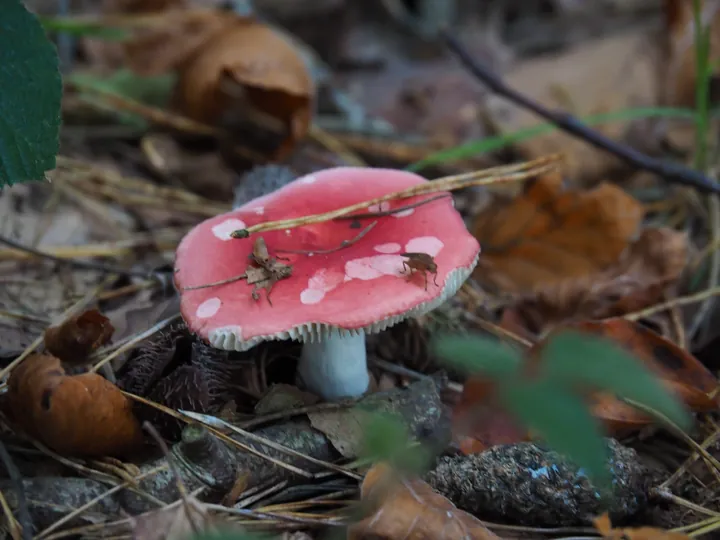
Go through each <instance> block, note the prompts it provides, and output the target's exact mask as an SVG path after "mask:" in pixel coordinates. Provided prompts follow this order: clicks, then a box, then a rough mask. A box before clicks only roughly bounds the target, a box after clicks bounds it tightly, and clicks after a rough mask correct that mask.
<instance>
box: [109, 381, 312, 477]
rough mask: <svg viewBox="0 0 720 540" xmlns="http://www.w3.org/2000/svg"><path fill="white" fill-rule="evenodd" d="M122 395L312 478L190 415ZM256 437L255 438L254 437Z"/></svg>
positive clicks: (304, 472)
mask: <svg viewBox="0 0 720 540" xmlns="http://www.w3.org/2000/svg"><path fill="white" fill-rule="evenodd" d="M122 393H123V395H125V396H126V397H128V398H130V399H132V400H134V401H137V402H139V403H142V404H143V405H147V406H148V407H152V408H153V409H157V410H158V411H161V412H164V413H165V414H167V415H170V416H172V417H173V418H176V419H178V420H182V421H183V422H185V423H188V424H193V423H196V424H199V425H201V426H203V427H204V428H205V429H207V430H208V431H209V432H210V433H212V434H213V435H215V436H216V437H217V438H218V439H220V440H221V441H223V442H225V443H227V444H229V445H231V446H235V447H237V448H240V449H241V450H244V451H245V452H248V453H250V454H253V455H255V456H257V457H259V458H262V459H264V460H267V461H269V462H270V463H272V464H273V465H277V466H278V467H281V468H283V469H285V470H288V471H290V472H291V473H293V474H297V475H299V476H303V477H305V478H313V475H312V473H309V472H307V471H305V470H303V469H301V468H299V467H295V466H294V465H291V464H289V463H285V462H284V461H281V460H279V459H276V458H274V457H272V456H270V455H267V454H263V453H262V452H261V451H260V450H256V449H255V448H253V447H252V446H250V445H248V444H245V443H243V442H242V441H238V440H237V439H233V438H232V437H229V436H228V435H226V434H225V433H223V432H222V431H220V430H218V429H216V428H215V427H213V426H211V425H210V424H208V423H206V422H201V421H199V420H196V419H194V418H192V416H190V415H188V414H181V413H179V412H177V411H175V410H173V409H171V408H169V407H165V405H160V404H159V403H155V402H154V401H151V400H149V399H146V398H144V397H140V396H136V395H135V394H131V393H129V392H125V391H122ZM256 437H257V436H256ZM257 438H259V439H261V442H262V444H267V443H268V442H270V441H268V440H267V439H265V438H263V437H257ZM268 446H270V445H268ZM282 448H283V449H284V450H285V451H286V453H291V452H292V451H291V450H290V449H287V448H285V447H282ZM297 454H299V455H300V456H302V457H307V456H304V455H303V454H300V453H299V452H297Z"/></svg>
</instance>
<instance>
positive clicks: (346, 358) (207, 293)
mask: <svg viewBox="0 0 720 540" xmlns="http://www.w3.org/2000/svg"><path fill="white" fill-rule="evenodd" d="M424 182H427V180H425V179H424V178H422V177H421V176H418V175H415V174H412V173H408V172H403V171H396V170H390V169H379V168H357V167H338V168H332V169H327V170H324V171H321V172H318V173H314V174H310V175H307V176H304V177H301V178H298V179H297V180H295V181H293V182H290V183H289V184H287V185H285V186H284V187H282V188H280V189H278V190H277V191H275V192H273V193H270V194H268V195H264V196H262V197H259V198H257V199H254V200H252V201H250V202H248V203H247V204H245V205H243V206H241V207H239V208H237V209H235V210H233V211H231V212H228V213H225V214H222V215H219V216H215V217H213V218H210V219H208V220H206V221H204V222H202V223H200V224H199V225H197V226H196V227H195V228H194V229H192V230H191V231H190V232H189V233H188V234H187V235H186V236H185V237H184V238H183V240H182V242H181V243H180V245H179V246H178V248H177V254H176V262H175V284H176V287H177V288H178V290H179V291H180V295H181V312H182V316H183V318H184V319H185V321H186V323H187V325H188V328H189V329H190V330H191V331H193V332H195V333H196V334H198V335H199V336H200V337H201V338H202V339H204V340H206V341H207V342H209V343H210V344H211V345H212V346H214V347H216V348H219V349H224V350H235V351H244V350H247V349H249V348H251V347H253V346H255V345H257V344H258V343H260V342H263V341H267V340H283V339H295V340H300V341H302V342H303V351H302V354H301V358H300V362H299V365H298V375H299V377H300V379H301V380H302V382H303V383H304V385H305V387H306V388H307V389H308V390H310V391H312V392H314V393H316V394H317V395H319V396H321V397H323V398H324V399H325V400H335V399H341V398H345V397H357V396H360V395H362V394H363V393H365V392H366V391H367V389H368V386H369V376H368V371H367V358H366V350H365V334H367V333H374V332H380V331H382V330H384V329H386V328H388V327H390V326H392V325H394V324H397V323H399V322H401V321H402V320H404V319H406V318H408V317H412V316H417V315H421V314H424V313H426V312H428V311H431V310H432V309H434V308H435V307H437V306H439V305H440V304H442V303H443V302H444V301H445V300H446V299H448V298H449V297H451V296H453V295H454V294H455V293H456V292H457V290H458V289H459V288H460V286H461V285H462V283H463V282H464V281H465V279H467V277H468V276H469V275H470V273H471V272H472V270H473V269H474V267H475V265H476V264H477V260H478V255H479V253H480V246H479V244H478V242H477V240H476V239H475V238H474V237H473V236H472V235H471V234H470V233H469V232H468V230H467V228H466V227H465V224H464V223H463V220H462V218H461V216H460V214H459V213H458V212H457V211H456V210H455V208H454V205H453V201H452V197H451V196H450V195H449V194H448V196H447V197H442V198H439V199H436V200H433V201H432V202H428V203H426V204H422V205H419V206H416V207H414V208H407V209H404V210H401V211H399V212H397V213H392V214H389V215H387V214H385V215H380V216H377V217H375V216H371V217H366V216H361V217H360V218H358V219H342V220H333V221H327V222H324V223H317V224H312V225H306V226H301V227H297V228H293V229H284V230H274V231H266V232H263V233H259V234H255V235H251V236H250V237H249V238H243V239H239V238H232V237H231V233H232V232H233V231H235V230H237V229H243V228H246V227H249V226H251V225H255V224H257V223H262V222H268V221H275V220H279V219H289V218H294V217H301V216H305V215H310V214H319V213H323V212H327V211H330V210H335V209H338V208H342V207H345V206H349V205H351V204H357V203H358V202H362V201H364V200H370V199H373V198H377V197H380V196H382V195H386V194H388V193H391V192H394V191H398V190H401V189H405V188H409V187H411V186H414V185H416V184H420V183H424ZM427 198H428V196H427V195H422V196H416V197H412V198H408V199H403V200H399V201H390V202H384V203H382V204H380V205H372V206H371V207H369V208H368V209H367V211H368V213H370V212H383V211H387V210H392V209H397V208H400V207H406V206H409V205H412V204H413V203H416V202H419V201H422V200H423V199H427ZM258 237H261V238H262V239H263V240H264V242H265V245H266V246H267V248H268V252H269V255H270V256H271V257H282V259H279V262H280V263H282V264H286V265H289V266H291V268H292V273H291V275H290V276H288V277H285V278H284V279H280V280H278V281H276V282H275V283H273V284H272V287H271V288H270V290H269V291H268V290H267V289H266V290H258V284H256V285H251V284H248V283H247V280H234V281H231V282H229V283H225V284H222V285H214V286H209V287H202V288H194V287H198V286H203V285H208V284H211V283H214V282H218V281H223V280H228V279H230V278H233V277H234V276H239V275H241V274H243V272H244V271H245V269H246V268H247V267H248V262H249V256H250V255H251V254H252V253H253V248H254V245H255V242H256V241H257V238H258ZM413 254H415V255H413ZM417 254H420V255H419V256H418V255H417ZM423 254H424V255H423ZM428 256H429V257H428ZM414 257H419V259H420V260H424V261H425V262H428V261H431V262H433V263H434V265H435V266H436V267H435V268H432V269H431V270H432V271H433V272H432V274H430V276H429V278H428V275H427V274H425V270H424V268H423V265H422V264H420V265H414V264H413V262H412V261H413V258H414ZM435 272H436V273H435ZM421 274H425V275H421ZM259 285H263V284H262V283H261V284H259ZM188 289H189V290H188ZM253 292H255V293H256V294H255V295H253ZM267 292H269V295H267V296H268V297H267V298H266V294H265V293H267ZM257 293H259V294H257Z"/></svg>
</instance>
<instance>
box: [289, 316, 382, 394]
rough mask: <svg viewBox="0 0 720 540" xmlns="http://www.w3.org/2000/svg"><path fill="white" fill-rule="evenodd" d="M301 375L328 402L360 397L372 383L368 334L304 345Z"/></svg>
mask: <svg viewBox="0 0 720 540" xmlns="http://www.w3.org/2000/svg"><path fill="white" fill-rule="evenodd" d="M298 375H299V376H300V378H301V379H302V382H303V383H305V387H306V388H307V389H308V390H309V391H311V392H312V393H314V394H316V395H318V396H321V397H322V398H323V399H324V400H326V401H332V400H338V399H342V398H348V397H359V396H361V395H363V394H364V393H365V391H366V390H367V389H368V386H369V385H370V377H369V376H368V371H367V354H366V351H365V335H364V334H360V335H352V336H350V335H346V336H340V335H339V334H338V332H337V331H336V330H333V332H332V333H331V334H330V336H329V337H326V338H323V339H322V340H320V341H315V342H313V343H310V342H306V343H304V344H303V350H302V355H301V356H300V363H299V365H298Z"/></svg>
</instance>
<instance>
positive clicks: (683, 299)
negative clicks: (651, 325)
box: [622, 286, 720, 321]
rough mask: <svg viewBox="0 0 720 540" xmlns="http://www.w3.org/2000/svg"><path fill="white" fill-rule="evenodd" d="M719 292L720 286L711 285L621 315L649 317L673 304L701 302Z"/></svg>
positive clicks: (634, 319)
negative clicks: (692, 292)
mask: <svg viewBox="0 0 720 540" xmlns="http://www.w3.org/2000/svg"><path fill="white" fill-rule="evenodd" d="M719 294H720V286H717V287H712V288H711V289H706V290H704V291H700V292H698V293H695V294H690V295H688V296H680V297H679V298H673V299H672V300H668V301H667V302H661V303H660V304H655V305H654V306H650V307H649V308H645V309H642V310H640V311H634V312H632V313H627V314H625V315H623V316H622V318H623V319H627V320H629V321H637V320H638V319H643V318H645V317H649V316H650V315H655V313H658V312H660V311H664V310H666V309H669V308H672V307H675V306H685V305H687V304H694V303H695V302H701V301H703V300H705V299H706V298H710V297H711V296H717V295H719Z"/></svg>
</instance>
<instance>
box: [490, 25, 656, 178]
mask: <svg viewBox="0 0 720 540" xmlns="http://www.w3.org/2000/svg"><path fill="white" fill-rule="evenodd" d="M651 43H652V42H651V37H650V34H649V33H646V32H644V31H642V30H640V31H638V30H636V29H633V30H632V31H629V32H625V33H619V34H612V35H611V36H609V37H605V38H601V39H595V40H590V41H586V42H584V43H582V44H580V45H578V46H576V47H572V48H570V49H569V50H567V51H564V52H562V53H559V54H557V55H554V56H553V55H551V56H547V57H545V58H540V59H538V58H532V59H531V60H527V61H525V62H521V63H520V64H518V65H517V66H516V67H515V68H514V69H511V70H510V71H509V72H508V73H507V74H506V75H505V77H504V78H505V82H507V84H509V85H510V86H511V87H513V88H515V89H517V90H518V91H519V92H522V93H523V94H524V95H526V96H528V97H530V98H531V99H533V100H535V101H537V102H539V103H541V104H543V105H545V106H546V107H548V108H549V109H551V110H554V109H561V110H564V111H567V112H569V113H572V114H574V115H576V116H581V117H582V116H586V115H593V114H600V113H606V112H611V111H618V110H621V109H626V108H629V107H637V106H650V105H654V104H655V100H656V91H657V90H656V85H657V83H656V81H657V75H656V66H655V59H654V58H653V57H652V55H648V54H647V51H648V47H649V46H650V45H651ZM487 109H488V114H489V116H490V117H491V119H492V120H493V121H494V123H495V124H496V125H497V127H498V129H499V131H500V132H501V133H511V132H514V131H517V130H520V129H525V128H529V127H531V126H536V125H538V124H541V123H542V122H543V120H541V119H540V118H538V116H537V115H535V114H533V113H531V112H529V111H527V110H524V109H521V108H518V107H517V106H515V105H512V104H510V103H508V102H507V101H506V100H505V99H504V98H502V97H498V96H493V97H491V98H489V100H488V102H487ZM594 128H595V129H598V130H599V131H601V132H602V133H603V134H605V135H607V136H609V137H611V138H613V139H622V138H623V136H624V135H625V133H629V131H628V124H627V123H623V122H613V123H608V124H605V125H597V126H594ZM516 147H517V148H519V149H520V151H522V152H523V153H525V154H526V155H527V156H528V157H530V158H531V157H539V156H543V155H547V154H549V153H554V152H562V153H563V154H565V155H566V156H567V158H568V161H567V169H566V172H567V173H568V175H569V176H570V177H572V178H576V179H581V178H583V179H584V178H592V179H597V178H598V177H602V176H604V175H605V174H607V173H608V172H609V171H610V170H611V169H613V168H616V167H619V166H620V165H621V163H620V161H619V160H618V159H617V158H615V157H614V156H612V155H610V154H609V153H607V152H603V151H601V150H598V149H596V148H595V147H593V146H590V145H588V144H587V143H585V142H584V141H581V140H580V139H578V138H577V137H574V136H572V135H567V134H564V133H562V132H560V131H554V132H552V133H548V134H546V135H541V136H538V137H533V138H531V139H529V140H527V141H523V142H520V143H517V145H516Z"/></svg>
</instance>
